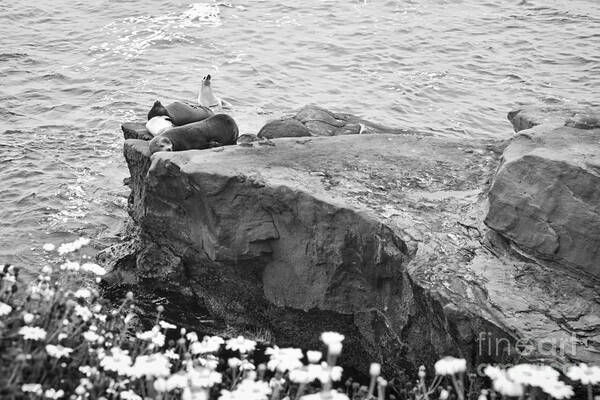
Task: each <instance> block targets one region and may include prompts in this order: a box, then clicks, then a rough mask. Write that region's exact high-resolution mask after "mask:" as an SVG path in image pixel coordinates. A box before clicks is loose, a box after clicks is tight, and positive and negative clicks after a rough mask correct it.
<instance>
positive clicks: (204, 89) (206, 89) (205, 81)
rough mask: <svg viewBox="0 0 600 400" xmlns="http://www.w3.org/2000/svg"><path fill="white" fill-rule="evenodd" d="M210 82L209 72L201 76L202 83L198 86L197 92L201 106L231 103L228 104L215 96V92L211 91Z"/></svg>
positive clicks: (219, 106) (227, 105) (218, 105)
mask: <svg viewBox="0 0 600 400" xmlns="http://www.w3.org/2000/svg"><path fill="white" fill-rule="evenodd" d="M210 82H211V78H210V74H208V75H206V76H205V77H204V78H202V85H201V86H200V93H198V104H200V105H201V106H203V107H209V108H215V107H217V108H223V107H226V108H227V107H230V106H231V104H229V103H227V102H226V101H224V100H222V99H220V98H218V97H217V96H215V94H214V93H213V90H212V87H211V85H210Z"/></svg>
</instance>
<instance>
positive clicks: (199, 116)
mask: <svg viewBox="0 0 600 400" xmlns="http://www.w3.org/2000/svg"><path fill="white" fill-rule="evenodd" d="M161 115H164V116H168V117H169V118H170V119H171V122H172V123H173V125H175V126H182V125H185V124H191V123H192V122H198V121H202V120H204V119H206V118H208V117H210V116H211V115H214V113H213V112H212V110H211V109H210V108H208V107H203V106H191V105H189V104H185V103H182V102H180V101H176V102H174V103H171V104H169V105H168V106H166V107H165V106H163V105H162V103H161V102H160V101H159V100H156V101H155V102H154V105H153V106H152V108H151V109H150V111H149V112H148V120H151V119H152V118H153V117H156V116H161Z"/></svg>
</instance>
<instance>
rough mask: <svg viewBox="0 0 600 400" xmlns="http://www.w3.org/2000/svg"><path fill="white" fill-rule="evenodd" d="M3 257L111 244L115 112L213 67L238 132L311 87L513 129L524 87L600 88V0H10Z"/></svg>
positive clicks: (531, 97) (591, 99) (399, 113)
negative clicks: (49, 246) (510, 118)
mask: <svg viewBox="0 0 600 400" xmlns="http://www.w3.org/2000/svg"><path fill="white" fill-rule="evenodd" d="M0 38H1V39H0V43H1V46H0V82H1V85H0V178H1V181H2V186H1V187H0V261H4V262H12V263H15V264H17V265H20V266H22V267H25V268H26V269H28V270H29V271H30V272H31V273H35V270H36V268H39V265H41V264H40V263H41V262H46V261H48V259H46V256H45V255H44V254H43V251H42V250H41V249H40V247H41V245H42V244H43V243H46V242H53V243H60V242H63V241H68V240H71V239H73V238H75V237H77V236H80V235H85V236H90V237H92V238H94V241H93V243H94V245H95V246H96V247H98V248H100V247H102V246H103V245H105V244H107V243H111V242H112V241H114V240H116V239H117V238H116V237H115V235H116V233H117V232H118V229H119V227H120V222H121V221H122V220H123V219H124V218H125V216H126V210H125V206H126V196H127V194H128V190H127V188H126V187H124V186H123V185H122V179H123V178H124V177H126V176H127V175H128V171H127V168H126V165H125V163H124V161H123V157H122V154H121V152H122V144H123V139H122V136H121V133H120V129H119V124H120V123H121V122H122V121H126V120H132V119H139V118H142V117H143V116H144V114H145V113H146V112H147V110H148V109H149V107H150V106H151V104H152V102H153V100H154V99H156V98H160V99H161V100H164V101H165V102H170V101H173V100H189V101H193V100H195V98H196V96H197V90H198V86H199V84H200V81H201V78H202V76H203V75H205V74H206V73H211V74H212V75H213V81H214V83H213V85H214V89H215V91H216V92H217V94H219V95H221V96H223V97H225V98H226V99H227V100H229V102H231V103H232V104H233V106H234V108H233V110H232V113H233V115H234V117H235V118H236V120H237V121H238V124H239V125H240V128H241V131H242V133H246V132H254V133H255V132H257V131H258V129H259V128H260V127H261V126H262V125H263V124H264V122H266V121H267V120H269V119H272V118H275V117H278V116H280V115H282V114H285V113H288V112H290V111H292V110H295V109H297V108H299V107H301V106H303V105H304V104H307V103H314V104H318V105H322V106H325V107H328V108H330V109H333V110H338V111H345V112H351V113H355V114H358V115H361V116H363V117H365V118H368V119H372V120H374V121H377V122H380V123H384V124H388V125H394V126H400V127H404V128H413V129H418V130H428V131H434V132H437V133H438V134H441V135H446V136H453V137H461V138H464V140H469V138H473V137H492V138H506V137H509V136H510V134H511V128H510V126H509V124H508V122H507V121H506V119H505V115H506V112H507V111H509V110H511V109H514V108H516V107H519V106H523V105H548V104H551V105H557V106H567V107H568V106H570V105H575V104H578V105H589V104H593V103H595V102H596V103H597V102H598V99H599V98H600V97H599V93H600V2H598V1H597V0H571V1H558V0H544V1H541V0H539V1H537V0H532V1H521V0H516V1H513V0H510V1H504V0H488V1H482V0H462V1H460V0H451V1H450V0H448V1H443V0H421V1H406V0H403V1H400V0H398V1H391V0H390V1H325V0H321V1H317V0H307V1H302V2H300V1H285V2H281V1H279V2H278V1H273V0H258V1H257V0H245V1H232V2H231V3H228V2H204V3H202V2H190V1H189V0H186V1H183V0H160V1H158V0H146V1H142V0H128V1H124V0H120V1H117V0H98V1H73V0H53V1H40V0H35V1H34V0H19V1H12V2H9V1H3V2H1V3H0Z"/></svg>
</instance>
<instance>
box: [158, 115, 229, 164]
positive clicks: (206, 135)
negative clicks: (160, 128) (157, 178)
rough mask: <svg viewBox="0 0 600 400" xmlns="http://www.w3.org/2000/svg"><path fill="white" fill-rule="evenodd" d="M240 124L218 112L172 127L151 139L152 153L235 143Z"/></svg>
mask: <svg viewBox="0 0 600 400" xmlns="http://www.w3.org/2000/svg"><path fill="white" fill-rule="evenodd" d="M238 135H239V130H238V126H237V124H236V123H235V121H234V120H233V118H231V117H230V116H229V115H227V114H216V115H213V116H212V117H209V118H207V119H205V120H204V121H200V122H194V123H191V124H187V125H184V126H176V127H174V128H171V129H169V130H167V131H165V132H164V133H162V134H161V135H159V136H156V137H155V138H153V139H152V140H151V141H150V147H149V149H150V154H154V153H156V152H157V151H183V150H193V149H197V150H203V149H208V148H209V147H216V146H227V145H231V144H235V143H236V141H237V138H238Z"/></svg>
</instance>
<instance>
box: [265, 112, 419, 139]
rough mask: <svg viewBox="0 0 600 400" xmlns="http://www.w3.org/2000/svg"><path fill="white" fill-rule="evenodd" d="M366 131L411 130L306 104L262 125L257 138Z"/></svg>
mask: <svg viewBox="0 0 600 400" xmlns="http://www.w3.org/2000/svg"><path fill="white" fill-rule="evenodd" d="M369 133H393V134H406V133H411V132H410V131H408V130H406V129H399V128H390V127H386V126H383V125H380V124H376V123H373V122H370V121H367V120H364V119H362V118H359V117H357V116H355V115H352V114H345V113H334V112H332V111H329V110H326V109H324V108H321V107H317V106H313V105H309V106H305V107H304V108H302V109H301V110H300V111H298V112H297V113H296V115H293V116H287V117H283V118H281V119H277V120H273V121H270V122H268V123H267V124H265V126H263V127H262V128H261V130H260V131H259V132H258V137H261V138H266V139H274V138H283V137H302V136H339V135H358V134H369Z"/></svg>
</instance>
